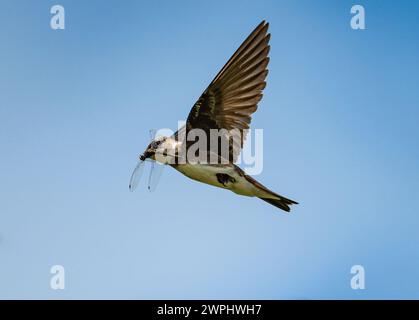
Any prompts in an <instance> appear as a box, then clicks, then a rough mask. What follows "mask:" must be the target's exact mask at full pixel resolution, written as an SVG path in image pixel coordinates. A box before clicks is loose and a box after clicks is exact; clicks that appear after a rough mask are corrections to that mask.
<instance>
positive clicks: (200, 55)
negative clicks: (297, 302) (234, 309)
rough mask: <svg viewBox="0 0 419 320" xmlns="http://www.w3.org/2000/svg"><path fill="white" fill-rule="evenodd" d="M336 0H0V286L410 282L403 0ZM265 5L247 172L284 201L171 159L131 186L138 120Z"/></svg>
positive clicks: (178, 290)
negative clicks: (57, 22) (263, 57)
mask: <svg viewBox="0 0 419 320" xmlns="http://www.w3.org/2000/svg"><path fill="white" fill-rule="evenodd" d="M57 3H59V4H61V5H63V6H64V8H65V10H66V29H65V30H58V31H54V30H52V29H51V28H50V24H49V23H50V18H51V14H50V13H49V10H50V8H51V6H52V5H54V4H57ZM353 4H355V3H353V2H351V1H318V2H316V3H314V2H313V1H308V0H307V1H257V2H256V1H211V2H208V1H153V2H150V1H68V0H61V1H59V2H55V1H36V2H35V1H20V0H19V1H4V0H3V1H1V3H0V70H1V72H0V148H1V158H0V165H1V167H0V168H1V169H0V194H1V196H0V298H26V299H33V298H40V299H46V298H48V299H64V298H66V299H76V298H81V299H85V298H98V299H100V298H106V299H108V298H116V299H123V298H127V299H150V298H153V299H158V298H172V299H184V298H193V299H199V298H209V299H214V298H219V299H223V298H236V299H244V298H248V299H290V298H291V299H292V298H303V299H326V298H336V299H365V298H367V299H377V298H378V299H379V298H395V299H400V298H416V299H417V298H419V251H418V250H417V248H418V244H419V236H418V232H417V230H418V227H419V217H418V214H419V204H418V201H417V199H418V197H419V171H418V168H417V165H418V161H419V148H418V147H417V145H418V142H417V141H418V140H419V127H418V125H417V122H418V118H419V109H418V106H419V93H418V89H417V86H418V83H419V73H418V66H419V60H418V58H417V57H418V56H419V50H418V49H419V48H418V46H419V43H418V38H419V20H418V19H417V16H418V12H419V6H418V4H417V3H416V2H414V1H398V2H394V1H358V2H356V4H362V5H364V7H365V10H366V26H367V29H366V30H358V31H355V30H352V29H351V28H350V23H349V22H350V18H351V14H350V8H351V6H352V5H353ZM263 19H265V20H267V21H269V22H270V32H271V34H272V39H271V47H272V48H271V53H270V57H271V62H270V65H269V69H270V73H269V76H268V86H267V88H266V90H265V94H264V98H263V100H262V102H261V103H260V105H259V109H258V111H257V113H256V114H255V115H254V117H253V122H252V127H253V128H261V129H263V130H264V170H263V172H262V174H261V175H259V176H258V177H257V179H258V180H260V181H261V182H262V183H264V184H265V185H267V186H268V187H270V188H272V189H273V190H275V191H276V192H278V193H281V194H283V195H285V196H288V197H290V198H292V199H295V200H297V201H298V202H300V205H298V206H296V207H295V209H294V210H293V213H292V214H291V215H287V214H284V213H283V212H280V211H278V209H276V208H274V207H272V206H269V205H268V204H266V203H264V202H262V201H259V200H258V199H253V198H245V197H238V196H236V195H234V194H232V193H229V192H227V191H225V190H221V189H216V188H212V187H210V186H207V185H204V184H199V183H196V182H194V181H192V180H189V179H187V178H186V177H184V176H182V175H181V174H180V173H178V172H176V171H174V170H172V169H171V168H167V170H165V172H164V174H163V176H162V178H161V181H160V184H159V186H158V188H157V190H156V192H155V193H149V192H148V191H147V190H146V187H145V184H144V183H143V184H142V186H140V188H139V189H138V190H136V192H135V193H130V192H129V191H128V181H129V177H130V174H131V170H132V169H133V167H134V165H135V162H136V158H137V156H138V154H139V153H140V152H142V151H143V150H144V148H145V146H146V145H147V143H148V142H149V138H148V130H149V129H152V128H166V127H167V128H172V129H176V125H177V121H178V120H182V119H185V118H186V117H187V114H188V112H189V110H190V108H191V106H192V105H193V103H194V102H195V100H196V99H197V98H198V97H199V95H200V94H201V92H202V91H203V89H204V88H205V87H206V86H207V85H208V83H209V82H210V81H211V80H212V78H213V77H214V76H215V74H216V73H217V72H218V71H219V69H220V68H221V67H222V66H223V64H224V63H225V62H226V61H227V59H228V58H229V57H230V56H231V54H232V53H233V52H234V50H235V49H236V48H237V47H238V46H239V45H240V43H241V42H242V41H243V40H244V39H245V37H246V36H247V35H248V34H249V33H250V32H251V31H252V29H253V28H254V27H255V26H256V25H257V24H258V23H259V22H260V21H261V20H263ZM56 264H59V265H63V266H64V268H65V271H66V288H65V290H52V289H51V288H50V278H51V276H52V275H51V274H50V268H51V266H53V265H56ZM356 264H361V265H363V266H364V268H365V272H366V279H365V283H366V289H365V290H352V289H351V287H350V279H351V276H352V275H351V274H350V269H351V266H352V265H356Z"/></svg>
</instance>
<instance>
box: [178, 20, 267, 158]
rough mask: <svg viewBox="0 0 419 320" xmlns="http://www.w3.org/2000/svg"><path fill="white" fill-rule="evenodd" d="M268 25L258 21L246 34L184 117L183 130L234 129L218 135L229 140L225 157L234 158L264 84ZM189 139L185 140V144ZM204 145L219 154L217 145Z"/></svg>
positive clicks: (206, 131)
mask: <svg viewBox="0 0 419 320" xmlns="http://www.w3.org/2000/svg"><path fill="white" fill-rule="evenodd" d="M268 27H269V24H268V23H265V21H262V23H260V24H259V25H258V26H257V27H256V29H255V30H254V31H253V32H252V33H251V34H250V35H249V36H248V37H247V39H246V40H245V41H244V42H243V43H242V45H241V46H240V47H239V48H238V49H237V51H236V52H235V53H234V54H233V56H232V57H231V58H230V60H228V62H227V63H226V65H225V66H224V67H223V68H222V69H221V71H220V72H219V73H218V74H217V76H216V77H215V78H214V80H213V81H212V82H211V84H210V85H209V86H208V88H207V89H206V90H205V91H204V93H203V94H202V95H201V97H200V98H199V99H198V101H197V102H196V103H195V105H194V106H193V107H192V110H191V112H190V113H189V116H188V119H187V121H186V130H187V132H186V133H188V132H189V131H190V130H192V129H202V130H204V131H205V133H206V134H207V137H209V135H210V129H218V130H220V129H226V130H229V131H230V130H233V129H237V130H233V131H234V132H233V133H232V134H225V135H223V136H222V137H221V138H220V139H226V140H227V141H228V143H229V155H228V156H229V159H228V160H229V161H231V162H235V161H236V160H237V158H238V156H239V154H240V151H241V149H242V148H243V143H244V140H245V138H246V137H245V135H246V131H244V130H246V129H248V128H249V125H250V122H251V115H252V113H253V112H255V111H256V109H257V104H258V102H259V101H260V100H261V99H262V90H263V89H264V88H265V86H266V82H265V78H266V76H267V74H268V69H267V66H268V63H269V57H268V54H269V49H270V46H269V39H270V34H268V33H267V32H268ZM208 141H209V140H208ZM192 143H193V141H192V142H188V145H191V144H192ZM219 146H220V143H219ZM207 148H208V150H209V151H212V152H215V153H216V154H218V155H219V156H221V153H220V148H219V147H218V148H217V149H216V150H212V149H211V146H210V144H209V143H208V144H207Z"/></svg>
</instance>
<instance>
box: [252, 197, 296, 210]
mask: <svg viewBox="0 0 419 320" xmlns="http://www.w3.org/2000/svg"><path fill="white" fill-rule="evenodd" d="M260 199H262V200H263V201H266V202H267V203H269V204H271V205H273V206H275V207H277V208H279V209H282V210H284V211H287V212H290V210H291V208H290V207H289V206H290V205H292V204H298V202H296V201H294V200H291V199H287V198H285V197H282V196H280V199H270V198H260Z"/></svg>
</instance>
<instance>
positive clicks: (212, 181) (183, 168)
mask: <svg viewBox="0 0 419 320" xmlns="http://www.w3.org/2000/svg"><path fill="white" fill-rule="evenodd" d="M174 168H175V169H176V170H178V171H179V172H181V173H183V174H184V175H185V176H187V177H189V178H191V179H193V180H197V181H200V182H203V183H206V184H209V185H213V186H216V187H219V188H224V189H229V190H231V191H233V192H235V193H237V194H240V195H243V196H255V195H256V192H257V190H256V188H255V187H254V186H253V185H252V184H251V183H249V182H248V181H247V180H246V179H245V178H244V177H243V176H242V175H240V174H239V173H238V172H236V171H235V170H234V167H232V166H220V165H209V164H194V165H192V164H181V165H176V166H174ZM217 174H226V175H228V176H230V177H232V178H233V179H234V182H227V183H226V184H225V185H224V184H222V183H220V181H219V180H218V178H217Z"/></svg>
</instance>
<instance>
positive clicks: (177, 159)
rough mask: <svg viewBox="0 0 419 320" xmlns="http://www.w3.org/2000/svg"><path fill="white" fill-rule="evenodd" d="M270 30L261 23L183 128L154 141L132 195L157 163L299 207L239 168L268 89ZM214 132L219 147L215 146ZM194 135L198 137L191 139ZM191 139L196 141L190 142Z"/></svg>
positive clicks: (136, 171) (135, 174) (284, 207)
mask: <svg viewBox="0 0 419 320" xmlns="http://www.w3.org/2000/svg"><path fill="white" fill-rule="evenodd" d="M268 27H269V24H268V23H266V22H265V21H262V22H261V23H260V24H259V25H258V26H257V27H256V28H255V30H253V32H252V33H251V34H250V35H249V36H248V37H247V39H246V40H245V41H244V42H243V43H242V45H241V46H240V47H239V48H238V49H237V51H236V52H235V53H234V54H233V56H232V57H231V58H230V59H229V60H228V62H227V63H226V64H225V66H224V67H223V68H222V69H221V71H220V72H219V73H218V74H217V75H216V77H215V78H214V80H213V81H212V82H211V83H210V85H209V86H208V87H207V88H206V89H205V91H204V92H203V93H202V95H201V97H200V98H199V99H198V101H197V102H196V103H195V104H194V106H193V107H192V109H191V111H190V113H189V116H188V118H187V120H186V124H185V126H184V127H182V128H181V129H179V130H178V131H177V132H176V133H174V134H173V135H172V136H170V137H159V138H156V139H154V140H153V141H152V142H151V143H150V144H149V145H148V146H147V148H146V150H145V151H144V153H143V154H141V155H140V159H139V163H138V164H137V167H136V168H135V169H134V172H133V174H132V176H131V181H130V186H129V188H130V190H131V191H133V190H134V189H135V187H136V186H137V184H138V181H139V176H140V172H141V171H142V170H141V169H142V167H143V164H144V161H145V160H152V161H153V164H154V161H157V162H159V163H162V164H166V165H170V166H171V167H173V168H174V169H176V170H178V171H179V172H181V173H182V174H184V175H185V176H187V177H189V178H191V179H194V180H197V181H199V182H203V183H206V184H209V185H213V186H216V187H219V188H223V189H228V190H231V191H233V192H235V193H236V194H239V195H243V196H250V197H258V198H260V199H262V200H263V201H266V202H267V203H269V204H271V205H274V206H275V207H278V208H280V209H282V210H284V211H287V212H289V211H290V206H291V205H292V204H298V203H297V202H295V201H293V200H290V199H288V198H285V197H283V196H281V195H279V194H277V193H275V192H273V191H271V190H269V189H268V188H266V187H265V186H263V185H262V184H261V183H259V182H258V181H256V180H255V179H253V178H252V177H251V176H249V175H247V174H246V173H245V172H244V171H243V170H242V169H240V168H239V167H238V166H237V165H235V162H236V161H237V158H238V156H239V154H240V152H241V149H242V148H243V143H244V141H245V138H246V133H247V130H248V129H249V125H250V122H251V115H252V114H253V113H254V112H255V111H256V109H257V104H258V103H259V101H260V100H261V99H262V90H263V89H264V88H265V86H266V81H265V79H266V76H267V74H268V69H267V66H268V63H269V57H268V54H269V49H270V46H269V39H270V34H269V33H268ZM214 130H215V132H217V135H215V139H216V140H215V141H216V142H217V143H211V142H213V141H214V134H213V132H214ZM195 131H196V134H192V133H194V132H195ZM200 133H203V134H204V136H205V137H204V139H203V140H204V142H205V143H204V144H201V146H203V148H204V149H205V150H199V148H196V145H197V144H198V142H199V141H197V139H196V138H197V137H198V138H200ZM186 136H187V139H186V138H185V137H186ZM191 136H192V137H194V139H190V137H191ZM198 140H199V139H198ZM195 149H198V150H199V151H203V152H198V153H199V156H198V157H196V152H195ZM201 149H202V148H201ZM191 155H192V156H191ZM191 158H194V159H193V161H192V160H191Z"/></svg>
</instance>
